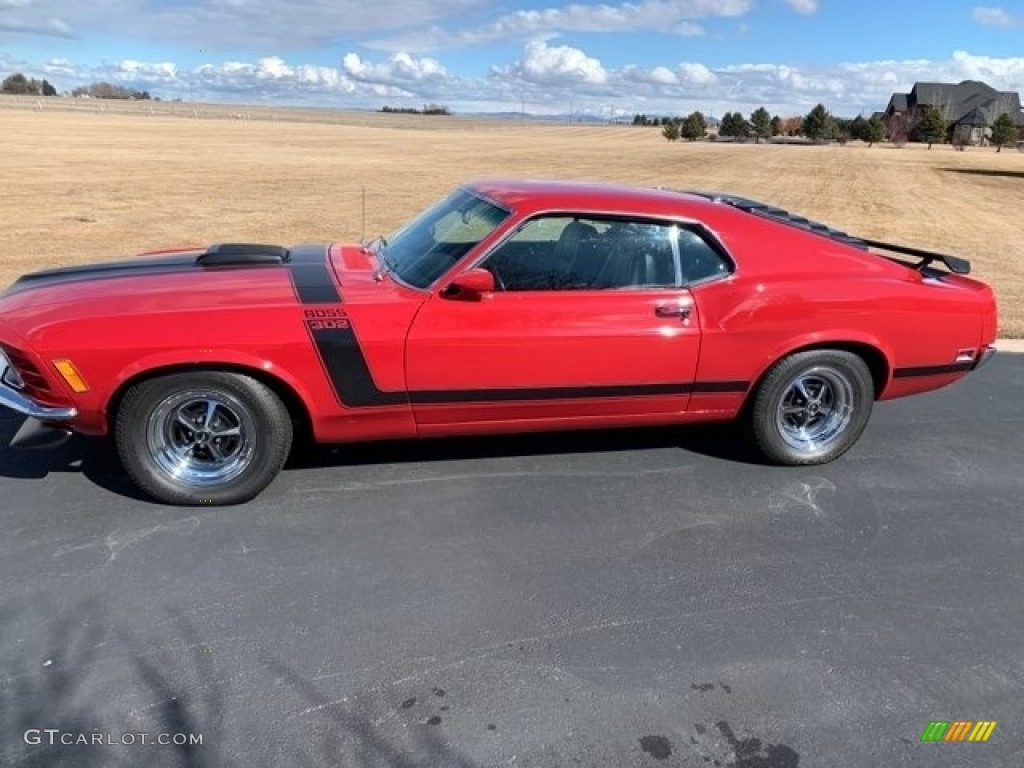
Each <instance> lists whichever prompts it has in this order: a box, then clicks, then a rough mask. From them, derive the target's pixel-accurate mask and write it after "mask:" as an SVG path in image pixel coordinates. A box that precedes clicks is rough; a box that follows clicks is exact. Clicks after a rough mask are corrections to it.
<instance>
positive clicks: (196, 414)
mask: <svg viewBox="0 0 1024 768" xmlns="http://www.w3.org/2000/svg"><path fill="white" fill-rule="evenodd" d="M114 440H115V443H116V445H117V450H118V454H119V456H120V458H121V463H122V464H123V465H124V467H125V470H126V471H127V472H128V475H129V476H130V477H131V478H132V480H133V481H134V482H135V483H136V485H138V486H139V487H140V488H141V489H142V490H143V491H145V492H146V493H147V494H149V495H150V496H152V497H153V498H155V499H157V500H158V501H161V502H164V503H166V504H179V505H204V506H215V505H224V504H239V503H242V502H245V501H248V500H250V499H252V498H253V497H255V496H256V495H257V494H259V493H260V491H262V490H263V489H264V488H266V487H267V486H268V485H269V484H270V483H271V481H272V480H273V479H274V478H275V477H276V476H277V474H278V472H280V471H281V467H282V466H284V462H285V460H286V459H287V458H288V452H289V449H290V447H291V443H292V422H291V418H290V415H289V413H288V409H287V408H286V407H285V405H284V404H283V403H282V402H281V400H280V398H278V397H277V395H276V394H274V392H273V391H272V390H271V389H269V388H268V387H267V386H266V385H264V384H263V383H262V382H259V381H257V380H256V379H253V378H251V377H249V376H243V375H240V374H235V373H225V372H221V371H195V372H188V373H175V374H169V375H166V376H161V377H159V378H155V379H149V380H147V381H143V382H140V383H139V384H136V385H134V386H133V387H131V389H129V390H128V392H127V393H126V394H125V396H124V399H123V400H122V401H121V405H120V408H119V409H118V412H117V417H116V421H115V424H114Z"/></svg>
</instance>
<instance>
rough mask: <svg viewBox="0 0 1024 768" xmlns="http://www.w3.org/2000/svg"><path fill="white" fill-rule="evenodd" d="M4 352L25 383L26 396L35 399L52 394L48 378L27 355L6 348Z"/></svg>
mask: <svg viewBox="0 0 1024 768" xmlns="http://www.w3.org/2000/svg"><path fill="white" fill-rule="evenodd" d="M3 351H4V355H6V357H7V360H8V362H10V364H11V366H12V367H13V368H14V370H16V371H17V372H18V375H19V376H20V377H21V380H22V381H23V382H25V390H24V391H25V394H26V395H28V396H29V397H33V396H45V395H48V394H50V392H51V390H50V385H49V384H48V383H47V381H46V377H44V376H43V374H42V373H40V371H39V368H37V367H36V364H35V363H33V362H32V361H31V360H30V359H29V358H28V356H27V355H25V354H24V353H22V352H19V351H18V350H16V349H11V348H10V347H6V346H5V347H4V348H3Z"/></svg>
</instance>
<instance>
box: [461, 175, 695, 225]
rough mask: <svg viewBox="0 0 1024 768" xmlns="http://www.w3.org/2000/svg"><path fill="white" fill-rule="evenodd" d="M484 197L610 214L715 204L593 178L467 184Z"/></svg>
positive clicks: (682, 211)
mask: <svg viewBox="0 0 1024 768" xmlns="http://www.w3.org/2000/svg"><path fill="white" fill-rule="evenodd" d="M464 186H465V188H466V189H469V190H471V191H473V192H475V193H477V194H479V195H481V196H482V197H485V198H487V199H489V200H492V201H494V202H496V203H498V204H500V205H502V206H504V207H507V208H511V209H515V210H525V209H529V210H537V211H541V210H575V209H579V210H587V211H592V212H606V213H648V214H662V215H665V214H672V215H675V216H697V215H698V214H699V213H701V212H704V213H707V212H708V211H709V210H710V209H711V207H712V206H713V205H714V204H713V203H712V202H711V201H709V200H708V199H707V198H702V197H700V196H697V195H691V194H687V193H683V192H679V191H677V190H672V189H665V188H656V187H640V186H631V185H628V184H613V183H609V182H593V181H563V180H559V181H555V180H546V179H511V178H493V179H480V180H477V181H473V182H470V183H469V184H466V185H464Z"/></svg>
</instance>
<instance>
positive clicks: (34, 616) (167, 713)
mask: <svg viewBox="0 0 1024 768" xmlns="http://www.w3.org/2000/svg"><path fill="white" fill-rule="evenodd" d="M167 615H168V618H167V619H166V620H164V621H160V622H158V623H157V624H154V625H151V629H152V630H153V631H152V632H150V631H147V632H145V634H144V635H143V634H142V633H141V632H139V631H133V630H129V629H127V628H125V627H119V626H116V625H115V624H113V623H112V622H111V621H110V619H109V616H108V612H107V611H106V610H105V609H104V607H103V605H102V602H101V601H100V600H99V599H91V600H86V601H82V602H80V603H78V604H77V605H75V606H72V607H71V608H70V609H61V608H59V607H57V606H56V605H54V604H53V603H51V602H49V601H43V600H39V599H34V600H33V602H32V603H31V604H29V603H28V602H26V603H24V604H23V605H14V604H7V605H2V606H0V765H4V766H7V765H11V766H14V765H17V766H24V767H25V768H57V767H62V766H69V767H70V766H73V767H74V768H119V767H120V766H126V767H128V766H131V767H132V768H137V766H140V765H144V766H147V768H164V767H165V766H166V767H167V768H230V767H231V766H237V765H288V766H342V765H344V766H353V768H385V766H386V767H387V768H414V766H415V767H419V766H422V767H423V768H428V767H429V768H434V767H435V766H436V767H438V768H473V766H474V764H473V763H472V762H470V761H469V760H468V759H467V758H465V757H463V756H461V755H459V754H457V753H456V752H455V751H454V750H453V749H451V748H450V747H449V746H448V745H446V744H445V740H444V733H443V730H442V729H439V728H435V727H432V726H430V725H424V724H413V723H411V722H410V723H407V724H406V725H408V726H409V727H408V728H407V729H403V728H396V729H395V731H396V732H395V733H392V734H387V735H386V734H385V733H384V731H383V730H382V728H381V727H379V724H375V721H374V720H373V719H371V716H370V715H367V714H365V712H369V711H374V710H380V711H384V709H385V708H387V709H395V708H394V707H391V705H390V704H389V703H388V702H385V701H383V699H382V697H380V696H377V695H368V696H361V697H359V707H358V709H359V710H360V711H357V707H356V706H355V705H348V704H346V703H345V702H344V701H342V702H337V701H332V700H331V699H330V698H329V697H328V696H326V695H325V694H323V693H322V692H321V691H319V690H317V688H316V687H315V686H314V685H313V684H312V683H311V682H308V681H307V680H305V679H304V678H303V677H302V676H301V675H300V674H298V673H297V672H295V671H293V670H292V669H291V668H289V667H288V666H287V665H285V664H284V663H282V662H280V661H278V660H276V659H273V660H271V661H269V662H267V663H266V664H264V665H262V667H261V666H260V665H256V666H255V667H254V668H253V669H255V670H256V672H257V674H258V673H259V672H260V671H261V670H264V671H266V672H267V673H268V674H266V675H258V679H259V682H258V685H259V689H260V690H261V691H269V690H272V689H273V688H275V687H277V688H280V686H281V685H282V684H283V685H284V686H285V687H286V689H287V690H288V691H290V692H291V693H292V694H294V695H293V696H291V697H290V698H291V699H293V700H294V699H296V698H297V699H298V700H299V701H300V702H302V703H303V705H304V706H307V707H308V708H309V710H310V712H311V714H313V716H312V717H309V716H306V717H302V718H293V719H295V722H294V723H292V724H288V723H286V722H285V721H286V720H287V719H288V718H286V717H285V716H284V715H283V713H280V712H274V713H272V714H270V716H269V717H268V716H267V713H266V711H265V709H264V708H263V707H265V702H262V701H261V700H260V698H253V697H252V696H250V697H249V698H246V699H242V698H239V697H238V696H237V695H236V696H235V697H234V698H233V699H232V698H231V697H230V696H229V694H230V693H231V688H232V683H231V680H232V677H231V675H230V674H229V672H228V671H227V670H226V669H225V668H224V666H223V665H220V664H218V662H217V657H216V655H214V654H212V653H205V652H203V651H204V649H203V645H204V643H202V642H201V641H200V636H199V633H198V632H197V631H196V629H195V628H194V627H193V626H192V625H191V624H190V623H189V621H188V620H187V619H186V618H185V616H184V615H183V614H181V613H180V612H177V611H170V612H168V614H167ZM163 627H167V628H168V631H162V628H163ZM275 682H276V685H275ZM231 700H234V701H236V702H237V701H242V702H243V703H244V702H248V703H249V706H248V707H246V708H245V709H242V708H239V707H236V710H235V711H230V709H229V705H228V702H229V701H231ZM275 701H276V700H275ZM398 709H399V710H400V707H399V708H398ZM389 721H392V722H393V721H394V718H391V719H390V720H389ZM393 724H396V725H400V723H394V722H393ZM46 729H55V733H54V734H53V735H52V736H51V735H50V734H48V733H46ZM141 734H147V739H148V742H149V743H146V744H143V743H142V741H141V740H140V736H141ZM160 734H168V735H176V734H185V735H189V736H194V735H196V734H200V735H201V743H198V744H197V743H194V742H192V741H191V740H189V741H185V742H184V743H180V744H179V743H176V742H174V741H173V740H172V741H171V743H168V744H165V745H157V744H154V743H153V741H154V740H155V739H156V738H157V737H158V736H159V735H160ZM80 735H84V737H85V738H86V739H87V740H91V739H94V738H95V737H97V736H98V737H99V738H100V739H101V743H98V744H97V743H88V741H87V742H86V743H81V742H80V741H78V743H74V742H76V741H77V740H78V739H79V737H80ZM129 736H130V737H131V738H132V739H133V740H134V741H133V743H128V742H123V741H121V739H123V738H127V737H129ZM229 736H230V741H229ZM51 739H52V740H53V743H50V741H51ZM63 739H69V740H71V742H72V743H67V742H65V743H61V742H62V740H63ZM110 741H112V743H108V742H110ZM268 747H269V748H270V750H271V754H267V755H263V752H264V751H266V750H267V748H268ZM253 752H256V753H257V754H259V755H261V756H260V757H259V758H258V759H257V761H256V762H254V760H253ZM264 758H266V759H265V761H264Z"/></svg>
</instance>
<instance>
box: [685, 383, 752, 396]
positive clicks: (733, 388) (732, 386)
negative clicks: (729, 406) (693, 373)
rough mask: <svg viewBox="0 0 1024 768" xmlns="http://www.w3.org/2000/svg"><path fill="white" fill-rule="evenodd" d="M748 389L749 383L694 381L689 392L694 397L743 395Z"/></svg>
mask: <svg viewBox="0 0 1024 768" xmlns="http://www.w3.org/2000/svg"><path fill="white" fill-rule="evenodd" d="M748 389H750V382H749V381H695V382H693V387H692V389H690V391H691V392H692V393H693V394H695V395H711V394H722V395H731V394H743V393H744V392H746V391H747V390H748Z"/></svg>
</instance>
